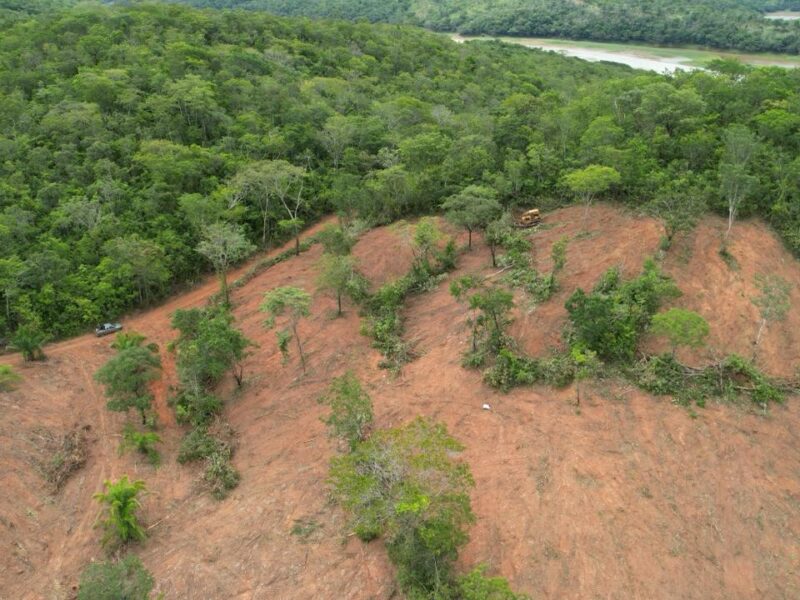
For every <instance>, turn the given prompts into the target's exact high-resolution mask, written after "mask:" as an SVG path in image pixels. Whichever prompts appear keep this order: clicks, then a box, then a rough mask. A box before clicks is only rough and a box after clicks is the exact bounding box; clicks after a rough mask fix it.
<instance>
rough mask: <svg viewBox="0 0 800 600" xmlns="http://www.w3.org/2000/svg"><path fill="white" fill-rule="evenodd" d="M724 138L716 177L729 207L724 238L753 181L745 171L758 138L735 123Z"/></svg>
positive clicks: (751, 187) (728, 232) (726, 238)
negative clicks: (723, 149) (723, 151)
mask: <svg viewBox="0 0 800 600" xmlns="http://www.w3.org/2000/svg"><path fill="white" fill-rule="evenodd" d="M723 141H724V144H725V153H724V155H723V158H722V161H721V162H720V165H719V178H720V187H721V191H722V195H723V197H724V198H725V201H726V203H727V209H728V228H727V229H726V230H725V237H724V240H725V241H727V240H728V237H729V236H730V234H731V229H733V223H734V221H735V220H736V215H737V214H738V213H739V209H740V207H741V204H742V202H744V201H745V200H746V199H747V197H748V195H749V194H750V193H751V192H752V190H753V187H754V186H755V184H756V178H755V177H754V176H752V175H750V174H749V173H748V165H749V164H750V161H751V160H752V158H753V154H754V153H755V152H756V150H757V148H758V140H757V139H756V137H755V135H753V132H752V131H750V130H749V129H748V128H747V127H746V126H744V125H740V124H735V125H731V126H730V127H729V128H728V129H726V130H725V132H724V134H723Z"/></svg>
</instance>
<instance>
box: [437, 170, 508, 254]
mask: <svg viewBox="0 0 800 600" xmlns="http://www.w3.org/2000/svg"><path fill="white" fill-rule="evenodd" d="M442 210H444V211H445V217H446V218H447V220H448V221H450V222H451V223H453V224H454V225H458V226H459V227H463V228H464V229H466V230H467V232H468V234H469V237H468V243H467V247H468V248H469V249H470V250H471V249H472V232H473V231H475V230H476V229H477V230H485V229H486V228H487V227H488V226H489V223H491V222H492V221H494V220H496V219H498V218H499V217H500V214H501V213H502V212H503V208H502V207H501V206H500V203H499V202H498V201H497V192H495V191H494V190H493V189H492V188H488V187H483V186H480V185H470V186H468V187H465V188H464V189H463V190H461V191H460V192H458V193H457V194H455V195H453V196H450V197H449V198H448V199H447V200H445V201H444V203H443V204H442Z"/></svg>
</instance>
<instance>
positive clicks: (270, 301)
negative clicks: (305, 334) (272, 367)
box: [260, 286, 311, 373]
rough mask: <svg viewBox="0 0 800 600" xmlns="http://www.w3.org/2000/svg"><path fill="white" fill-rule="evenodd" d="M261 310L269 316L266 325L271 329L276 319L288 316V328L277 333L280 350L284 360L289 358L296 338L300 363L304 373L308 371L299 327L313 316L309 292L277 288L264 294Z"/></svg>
mask: <svg viewBox="0 0 800 600" xmlns="http://www.w3.org/2000/svg"><path fill="white" fill-rule="evenodd" d="M260 310H261V311H262V312H265V313H267V314H268V315H269V317H268V318H267V320H266V321H265V325H266V326H267V327H269V328H272V327H274V326H275V319H276V317H280V316H283V315H287V316H288V318H289V320H288V324H287V327H286V328H285V329H283V330H280V331H278V332H277V336H278V348H279V349H280V351H281V354H283V356H284V358H288V356H289V343H290V342H291V341H292V338H293V337H294V340H295V343H296V344H297V351H298V352H299V353H300V363H301V364H302V366H303V372H304V373H305V371H306V357H305V354H304V353H303V344H302V343H301V341H300V335H299V334H298V333H297V325H298V323H299V322H300V319H302V318H303V317H307V316H308V315H309V314H311V296H310V295H309V294H308V292H306V291H304V290H301V289H300V288H296V287H291V286H286V287H279V288H275V289H274V290H271V291H269V292H267V293H266V294H264V301H263V302H262V303H261V308H260Z"/></svg>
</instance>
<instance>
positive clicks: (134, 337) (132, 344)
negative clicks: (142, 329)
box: [111, 331, 147, 351]
mask: <svg viewBox="0 0 800 600" xmlns="http://www.w3.org/2000/svg"><path fill="white" fill-rule="evenodd" d="M145 339H147V338H146V337H145V336H143V335H142V334H141V333H138V332H136V331H120V332H119V333H118V334H117V335H116V337H115V338H114V341H113V342H111V347H112V348H113V349H114V350H117V351H120V350H125V349H127V348H138V347H139V346H141V345H142V344H143V343H144V341H145Z"/></svg>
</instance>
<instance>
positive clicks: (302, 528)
mask: <svg viewBox="0 0 800 600" xmlns="http://www.w3.org/2000/svg"><path fill="white" fill-rule="evenodd" d="M321 528H322V525H320V524H319V523H318V522H317V521H315V520H314V519H295V521H294V525H292V530H291V534H292V535H296V536H297V537H299V538H300V540H301V541H302V542H304V543H305V542H307V541H309V538H310V537H311V536H312V535H313V534H314V533H315V532H317V531H319V530H320V529H321Z"/></svg>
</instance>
